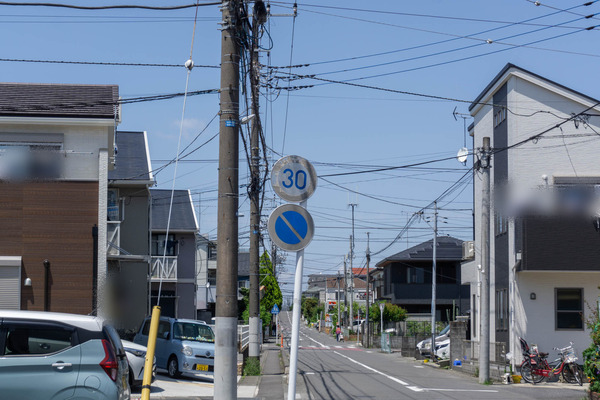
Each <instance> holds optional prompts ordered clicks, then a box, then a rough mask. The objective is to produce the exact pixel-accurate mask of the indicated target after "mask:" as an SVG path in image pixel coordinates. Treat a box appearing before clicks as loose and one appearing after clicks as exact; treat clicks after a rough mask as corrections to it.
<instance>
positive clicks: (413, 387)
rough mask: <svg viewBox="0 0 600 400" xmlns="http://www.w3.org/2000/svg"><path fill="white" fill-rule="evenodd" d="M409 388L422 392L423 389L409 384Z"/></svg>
mask: <svg viewBox="0 0 600 400" xmlns="http://www.w3.org/2000/svg"><path fill="white" fill-rule="evenodd" d="M407 388H408V389H410V390H412V391H413V392H422V391H423V389H421V388H420V387H418V386H407Z"/></svg>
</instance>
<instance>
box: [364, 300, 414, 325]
mask: <svg viewBox="0 0 600 400" xmlns="http://www.w3.org/2000/svg"><path fill="white" fill-rule="evenodd" d="M379 304H380V303H375V304H373V305H372V306H371V307H370V308H369V319H372V321H375V322H379V321H380V318H381V312H380V311H379ZM384 304H385V305H384V308H383V322H399V321H404V320H405V319H406V317H407V315H406V310H405V309H404V308H402V307H400V306H397V305H395V304H391V303H384Z"/></svg>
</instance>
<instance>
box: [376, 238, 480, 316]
mask: <svg viewBox="0 0 600 400" xmlns="http://www.w3.org/2000/svg"><path fill="white" fill-rule="evenodd" d="M462 243H463V242H462V240H459V239H456V238H453V237H449V236H439V237H438V238H437V248H436V274H435V276H436V319H437V320H438V321H447V320H448V319H449V317H451V316H452V312H453V310H452V307H453V306H455V307H457V309H456V310H454V312H458V314H460V313H464V312H465V311H467V310H468V308H469V307H468V306H469V286H468V285H461V259H462ZM377 268H379V269H381V270H382V275H383V284H382V285H381V286H379V288H380V294H379V298H382V299H385V300H388V301H390V302H391V303H392V304H396V305H399V306H401V307H403V308H405V309H406V310H407V311H408V313H409V314H429V315H431V286H432V285H431V283H432V272H433V239H431V240H428V241H426V242H423V243H421V244H418V245H416V246H413V247H411V248H409V249H406V250H404V251H401V252H400V253H397V254H394V255H393V256H390V257H387V258H385V259H383V260H381V261H379V262H378V263H377Z"/></svg>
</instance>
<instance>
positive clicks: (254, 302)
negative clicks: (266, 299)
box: [248, 2, 267, 365]
mask: <svg viewBox="0 0 600 400" xmlns="http://www.w3.org/2000/svg"><path fill="white" fill-rule="evenodd" d="M266 19H267V13H266V9H265V6H264V3H262V2H256V3H254V10H253V12H252V35H251V46H250V93H251V97H252V99H251V100H252V105H251V107H252V115H251V116H249V117H248V119H251V120H252V128H251V132H250V157H251V160H250V190H249V193H248V195H249V198H250V271H249V272H250V291H249V296H248V297H249V299H248V300H249V302H248V316H249V318H248V319H249V321H248V322H249V324H250V329H249V334H250V338H249V339H250V341H249V344H248V357H249V359H250V360H252V362H255V363H256V364H257V365H258V364H260V343H259V340H258V338H259V337H260V329H261V324H260V296H259V286H260V282H259V275H260V264H259V248H260V204H259V203H260V194H261V191H262V184H261V182H260V151H259V138H258V136H259V133H260V131H261V126H260V114H259V92H258V91H259V84H260V66H259V63H258V37H259V35H258V31H259V29H260V26H261V25H262V24H263V23H264V22H265V21H266Z"/></svg>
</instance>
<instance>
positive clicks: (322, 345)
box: [300, 332, 329, 348]
mask: <svg viewBox="0 0 600 400" xmlns="http://www.w3.org/2000/svg"><path fill="white" fill-rule="evenodd" d="M300 333H301V334H302V335H303V336H304V337H306V338H307V339H309V340H312V341H313V342H315V343H316V344H318V345H319V346H321V347H325V348H329V346H325V345H324V344H323V343H321V342H317V341H316V340H315V339H313V338H311V337H310V336H308V335H307V334H306V333H303V332H300Z"/></svg>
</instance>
